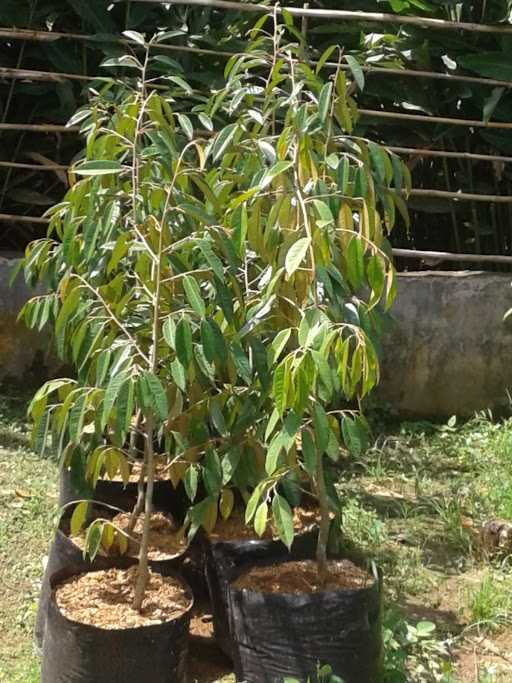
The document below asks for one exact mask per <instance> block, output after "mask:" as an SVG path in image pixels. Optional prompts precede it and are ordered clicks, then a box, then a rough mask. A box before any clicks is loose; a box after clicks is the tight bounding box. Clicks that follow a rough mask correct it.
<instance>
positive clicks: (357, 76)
mask: <svg viewBox="0 0 512 683" xmlns="http://www.w3.org/2000/svg"><path fill="white" fill-rule="evenodd" d="M345 59H346V61H347V64H348V65H349V67H350V71H351V72H352V76H353V77H354V80H355V82H356V83H357V87H358V88H359V90H364V72H363V69H362V68H361V65H360V64H359V62H358V61H357V59H356V58H355V57H352V55H345Z"/></svg>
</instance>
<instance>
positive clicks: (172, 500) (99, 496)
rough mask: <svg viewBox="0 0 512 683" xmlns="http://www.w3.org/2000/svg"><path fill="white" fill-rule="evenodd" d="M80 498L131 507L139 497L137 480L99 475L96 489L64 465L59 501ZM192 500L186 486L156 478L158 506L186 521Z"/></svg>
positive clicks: (124, 508)
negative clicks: (126, 481)
mask: <svg viewBox="0 0 512 683" xmlns="http://www.w3.org/2000/svg"><path fill="white" fill-rule="evenodd" d="M77 500H95V501H97V502H98V503H107V505H114V506H115V507H118V508H120V509H121V510H126V511H129V510H132V509H133V507H134V505H135V503H136V501H137V482H133V481H132V482H129V483H128V484H127V485H126V486H125V485H124V484H123V482H122V481H117V480H113V481H111V480H110V479H98V482H97V484H96V488H95V489H92V488H91V487H90V486H89V485H88V484H87V483H86V482H83V481H81V480H79V479H78V480H77V479H76V477H74V475H73V473H72V472H71V471H70V470H68V469H63V470H62V471H61V473H60V490H59V505H60V506H61V507H64V506H65V505H68V504H69V503H72V502H74V501H77ZM188 504H189V502H188V498H187V495H186V493H185V491H184V489H183V487H182V486H178V488H177V489H175V488H174V487H173V485H172V483H171V482H170V481H169V480H164V481H159V480H157V481H155V484H154V490H153V505H154V506H155V508H157V509H159V510H165V511H166V512H170V513H172V515H173V517H174V518H175V519H176V520H178V521H179V522H183V519H184V517H185V513H186V510H187V506H188Z"/></svg>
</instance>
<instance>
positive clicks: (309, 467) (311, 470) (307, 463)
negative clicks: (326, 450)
mask: <svg viewBox="0 0 512 683" xmlns="http://www.w3.org/2000/svg"><path fill="white" fill-rule="evenodd" d="M301 446H302V460H303V464H304V469H305V470H306V472H307V473H308V474H309V476H310V477H315V476H316V466H317V457H316V446H315V442H314V440H313V436H312V434H311V431H310V430H309V429H304V430H303V431H302V435H301Z"/></svg>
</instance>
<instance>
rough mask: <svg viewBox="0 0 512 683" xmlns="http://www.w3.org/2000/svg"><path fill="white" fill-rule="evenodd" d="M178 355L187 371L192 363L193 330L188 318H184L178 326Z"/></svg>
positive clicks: (176, 341)
mask: <svg viewBox="0 0 512 683" xmlns="http://www.w3.org/2000/svg"><path fill="white" fill-rule="evenodd" d="M175 343H176V355H177V357H178V360H179V361H180V363H181V364H182V366H183V367H184V368H185V369H186V368H188V367H189V365H190V364H191V363H192V359H193V348H192V328H191V327H190V323H189V321H188V320H187V318H182V319H181V320H180V321H179V323H178V325H177V326H176V339H175Z"/></svg>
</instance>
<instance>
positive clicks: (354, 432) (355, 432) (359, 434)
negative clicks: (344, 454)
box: [341, 416, 368, 457]
mask: <svg viewBox="0 0 512 683" xmlns="http://www.w3.org/2000/svg"><path fill="white" fill-rule="evenodd" d="M341 431H342V434H343V441H344V442H345V446H346V447H347V448H348V450H349V452H350V453H351V454H352V455H355V456H356V457H359V456H360V455H362V454H363V452H364V451H365V450H366V448H367V446H368V428H367V427H366V424H365V423H364V422H363V421H362V420H361V419H358V418H356V419H352V418H351V417H348V416H344V417H343V420H342V422H341Z"/></svg>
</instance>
